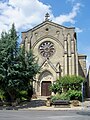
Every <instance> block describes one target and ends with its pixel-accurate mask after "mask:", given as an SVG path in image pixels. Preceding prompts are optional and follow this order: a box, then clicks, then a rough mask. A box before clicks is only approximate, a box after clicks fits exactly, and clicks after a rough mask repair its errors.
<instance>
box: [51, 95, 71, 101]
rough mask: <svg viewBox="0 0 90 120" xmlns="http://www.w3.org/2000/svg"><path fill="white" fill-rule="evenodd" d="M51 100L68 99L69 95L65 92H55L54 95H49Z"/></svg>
mask: <svg viewBox="0 0 90 120" xmlns="http://www.w3.org/2000/svg"><path fill="white" fill-rule="evenodd" d="M51 100H52V102H53V101H55V100H70V98H69V96H68V94H67V93H61V94H56V95H54V96H51Z"/></svg>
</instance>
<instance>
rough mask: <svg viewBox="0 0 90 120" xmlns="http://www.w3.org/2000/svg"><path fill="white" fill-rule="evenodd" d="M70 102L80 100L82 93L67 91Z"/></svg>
mask: <svg viewBox="0 0 90 120" xmlns="http://www.w3.org/2000/svg"><path fill="white" fill-rule="evenodd" d="M67 94H68V96H69V98H70V100H79V101H81V100H82V92H81V91H77V90H68V92H67Z"/></svg>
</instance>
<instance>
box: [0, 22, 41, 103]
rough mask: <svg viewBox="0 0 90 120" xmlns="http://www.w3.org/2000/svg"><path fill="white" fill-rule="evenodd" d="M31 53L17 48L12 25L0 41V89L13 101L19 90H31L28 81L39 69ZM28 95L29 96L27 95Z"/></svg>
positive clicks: (15, 33)
mask: <svg viewBox="0 0 90 120" xmlns="http://www.w3.org/2000/svg"><path fill="white" fill-rule="evenodd" d="M37 62H38V61H37V60H36V57H35V56H34V55H33V53H32V51H31V50H30V51H29V52H26V51H25V48H24V47H22V48H20V47H19V46H18V36H17V32H16V30H15V26H14V24H13V25H12V28H11V29H10V30H9V32H8V33H6V32H3V33H2V34H1V39H0V83H1V84H0V88H1V89H2V90H3V91H5V93H6V95H8V96H9V98H10V99H11V101H14V100H15V99H16V98H17V97H18V94H19V92H20V91H21V90H27V92H28V93H29V92H30V90H31V84H30V81H33V77H34V76H35V75H36V74H37V73H38V71H39V70H40V67H39V66H38V63H37ZM28 95H29V94H28Z"/></svg>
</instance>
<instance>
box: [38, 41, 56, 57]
mask: <svg viewBox="0 0 90 120" xmlns="http://www.w3.org/2000/svg"><path fill="white" fill-rule="evenodd" d="M39 51H40V54H41V55H42V56H43V57H47V58H49V57H50V56H52V55H53V54H54V52H55V49H54V44H53V43H52V42H50V41H45V42H43V43H41V45H40V47H39Z"/></svg>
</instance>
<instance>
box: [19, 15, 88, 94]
mask: <svg viewBox="0 0 90 120" xmlns="http://www.w3.org/2000/svg"><path fill="white" fill-rule="evenodd" d="M24 43H25V49H26V51H29V49H32V50H33V53H34V55H35V56H36V57H37V58H38V64H39V65H40V66H41V71H40V74H37V75H36V77H35V78H34V79H35V81H34V82H33V87H34V92H35V93H36V95H37V96H50V95H51V94H52V93H51V92H50V90H49V86H50V84H53V83H54V82H55V81H56V80H57V79H58V78H59V77H61V76H65V75H77V76H78V75H80V76H82V77H84V78H86V74H87V71H86V55H83V54H79V53H78V51H77V36H76V32H75V27H66V26H62V25H59V24H57V23H54V22H52V21H50V20H49V14H48V13H47V14H46V16H45V21H43V22H42V23H41V24H39V25H37V26H35V27H34V28H32V29H30V30H28V31H25V32H22V43H21V45H23V44H24Z"/></svg>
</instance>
